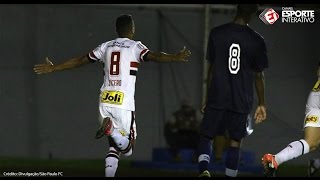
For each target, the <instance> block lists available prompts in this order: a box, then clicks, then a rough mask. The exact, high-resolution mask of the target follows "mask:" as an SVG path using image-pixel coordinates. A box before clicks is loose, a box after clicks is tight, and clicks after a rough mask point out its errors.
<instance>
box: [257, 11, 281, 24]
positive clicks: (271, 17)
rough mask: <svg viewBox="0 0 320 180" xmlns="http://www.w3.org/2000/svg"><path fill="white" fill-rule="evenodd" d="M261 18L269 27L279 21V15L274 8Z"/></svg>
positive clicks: (264, 13)
mask: <svg viewBox="0 0 320 180" xmlns="http://www.w3.org/2000/svg"><path fill="white" fill-rule="evenodd" d="M259 18H260V19H261V20H262V21H263V22H264V23H265V24H267V25H269V24H273V23H275V22H276V21H277V20H278V19H279V14H278V13H277V12H275V11H274V10H273V9H272V8H270V9H265V10H264V11H263V12H262V13H261V14H260V15H259Z"/></svg>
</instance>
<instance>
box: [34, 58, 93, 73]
mask: <svg viewBox="0 0 320 180" xmlns="http://www.w3.org/2000/svg"><path fill="white" fill-rule="evenodd" d="M91 62H92V61H91V60H90V59H89V58H88V56H87V55H84V56H81V57H78V58H72V59H69V60H66V61H65V62H63V63H61V64H53V63H52V62H51V61H50V60H49V58H48V57H47V58H46V63H44V64H36V65H35V66H34V68H33V70H34V72H35V73H37V74H45V73H51V72H55V71H61V70H67V69H73V68H76V67H80V66H83V65H85V64H89V63H91Z"/></svg>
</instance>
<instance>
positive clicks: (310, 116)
mask: <svg viewBox="0 0 320 180" xmlns="http://www.w3.org/2000/svg"><path fill="white" fill-rule="evenodd" d="M306 127H320V110H319V109H309V110H308V112H306V116H305V118H304V128H306Z"/></svg>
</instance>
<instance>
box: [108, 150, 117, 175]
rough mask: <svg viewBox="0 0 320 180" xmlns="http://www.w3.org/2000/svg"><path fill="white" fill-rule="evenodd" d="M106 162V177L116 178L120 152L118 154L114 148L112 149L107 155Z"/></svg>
mask: <svg viewBox="0 0 320 180" xmlns="http://www.w3.org/2000/svg"><path fill="white" fill-rule="evenodd" d="M105 162H106V167H105V176H106V177H114V176H115V174H116V171H117V169H118V162H119V152H117V151H116V150H115V149H114V148H113V147H111V148H110V150H109V152H108V154H107V157H106V159H105Z"/></svg>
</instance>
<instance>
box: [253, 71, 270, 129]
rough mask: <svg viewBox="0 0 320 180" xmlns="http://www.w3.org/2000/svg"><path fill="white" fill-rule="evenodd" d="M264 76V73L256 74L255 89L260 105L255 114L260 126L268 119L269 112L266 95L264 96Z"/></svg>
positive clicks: (256, 121)
mask: <svg viewBox="0 0 320 180" xmlns="http://www.w3.org/2000/svg"><path fill="white" fill-rule="evenodd" d="M264 84H265V83H264V74H263V72H257V73H256V74H255V87H256V91H257V95H258V100H259V102H258V103H259V105H258V107H257V109H256V112H255V114H254V119H255V123H256V124H259V123H261V122H262V121H264V120H266V118H267V110H266V105H265V95H264V91H265V89H264Z"/></svg>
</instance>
